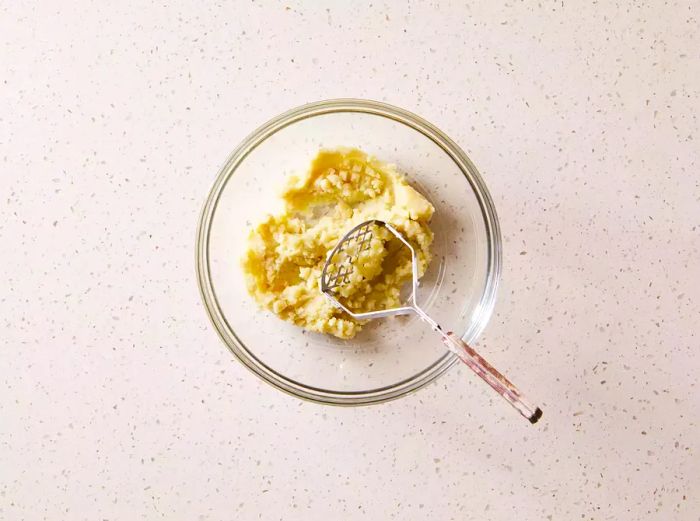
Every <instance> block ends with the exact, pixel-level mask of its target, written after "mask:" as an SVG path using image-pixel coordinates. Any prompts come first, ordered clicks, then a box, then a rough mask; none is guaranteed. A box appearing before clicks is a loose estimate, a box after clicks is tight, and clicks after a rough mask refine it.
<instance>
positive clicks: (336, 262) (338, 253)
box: [321, 219, 418, 320]
mask: <svg viewBox="0 0 700 521" xmlns="http://www.w3.org/2000/svg"><path fill="white" fill-rule="evenodd" d="M382 229H386V230H387V231H389V232H390V233H391V234H392V235H393V236H394V237H396V238H397V239H398V240H399V241H401V242H402V243H403V245H404V246H406V247H407V248H408V249H409V250H410V252H411V267H412V279H413V280H412V284H411V296H410V297H409V299H408V303H409V304H410V305H408V306H402V307H398V308H391V309H380V310H373V311H368V312H364V313H355V312H353V311H352V310H350V309H348V307H347V306H345V305H344V304H343V303H342V301H341V298H340V297H341V293H342V290H343V287H346V286H347V285H348V284H350V282H351V281H352V280H353V277H357V276H358V263H359V262H361V261H362V256H363V254H365V252H367V251H369V250H370V247H371V242H372V240H373V238H375V237H376V236H377V235H378V234H379V233H381V230H382ZM417 288H418V262H417V260H416V252H415V250H414V249H413V246H411V243H410V242H408V241H407V240H406V238H405V237H404V236H403V235H402V234H401V233H400V232H399V231H398V230H396V228H394V227H393V226H391V225H390V224H388V223H385V222H384V221H380V220H378V219H371V220H369V221H364V222H362V223H360V224H358V225H357V226H355V227H353V228H352V229H350V230H349V231H348V232H347V233H346V234H345V235H343V236H342V237H341V238H340V240H339V241H338V243H337V244H336V245H335V247H334V248H333V249H332V250H331V251H330V253H329V254H328V257H327V259H326V264H325V265H324V266H323V271H322V272H321V292H322V293H323V294H324V295H326V297H328V298H329V299H330V300H331V302H333V304H334V305H335V306H336V307H338V308H340V309H342V310H343V311H345V312H346V313H347V314H348V315H350V316H351V317H353V318H355V319H357V320H369V319H372V318H381V317H388V316H393V315H406V314H409V313H411V312H413V311H414V308H413V306H414V305H415V303H416V290H417Z"/></svg>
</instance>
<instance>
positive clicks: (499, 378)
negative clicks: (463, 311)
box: [438, 329, 542, 423]
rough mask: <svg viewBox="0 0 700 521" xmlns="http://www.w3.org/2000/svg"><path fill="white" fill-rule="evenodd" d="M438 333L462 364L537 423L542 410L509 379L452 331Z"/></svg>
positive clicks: (532, 421)
mask: <svg viewBox="0 0 700 521" xmlns="http://www.w3.org/2000/svg"><path fill="white" fill-rule="evenodd" d="M438 332H439V333H440V334H441V335H442V341H443V343H444V344H445V345H446V346H447V349H449V350H450V351H452V352H453V353H454V354H456V355H457V356H458V357H459V359H460V360H462V362H464V363H465V364H467V365H468V366H469V368H470V369H471V370H472V371H474V372H475V373H476V374H478V375H479V376H480V377H481V379H482V380H484V381H485V382H486V383H487V384H489V385H490V386H491V387H492V388H493V389H494V390H495V391H496V392H497V393H498V394H500V395H501V396H503V398H505V399H506V401H507V402H508V403H509V404H511V405H512V406H513V407H515V409H516V410H517V411H518V412H519V413H520V414H522V415H523V416H524V417H525V418H527V419H528V420H530V423H535V422H537V420H539V419H540V417H541V416H542V409H540V408H539V407H535V406H534V405H532V404H531V403H530V402H529V401H528V400H526V399H525V398H524V397H523V395H522V393H521V392H520V391H519V390H518V388H517V387H515V385H513V384H512V383H511V381H510V380H508V378H506V377H505V376H503V375H502V374H501V373H500V372H499V371H498V370H497V369H496V368H495V367H493V366H492V365H491V364H490V363H488V362H487V361H486V360H484V358H483V357H482V356H481V355H480V354H479V353H477V352H476V351H475V350H474V349H473V348H472V347H471V346H470V345H469V344H467V343H466V342H465V341H464V340H462V339H461V338H459V337H458V336H457V335H455V334H454V333H452V332H451V331H449V332H447V333H445V332H443V331H442V330H440V329H439V330H438Z"/></svg>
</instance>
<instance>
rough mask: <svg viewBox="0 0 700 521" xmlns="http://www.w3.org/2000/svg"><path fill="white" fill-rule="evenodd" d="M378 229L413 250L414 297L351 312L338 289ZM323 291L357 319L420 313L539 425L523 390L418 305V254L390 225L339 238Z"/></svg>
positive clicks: (368, 224) (367, 226)
mask: <svg viewBox="0 0 700 521" xmlns="http://www.w3.org/2000/svg"><path fill="white" fill-rule="evenodd" d="M378 227H382V228H386V229H387V230H389V232H391V233H392V234H393V235H394V236H395V237H396V238H397V239H398V240H400V241H401V242H402V243H403V244H404V245H405V246H406V247H407V248H408V249H409V250H410V251H411V265H412V281H411V296H410V297H409V298H408V299H407V305H406V306H401V307H397V308H391V309H379V310H374V311H368V312H363V313H355V312H353V311H352V310H350V309H348V307H347V306H345V305H344V304H343V303H342V301H341V300H340V299H339V298H338V295H337V291H336V290H337V289H338V288H342V287H343V285H345V284H348V283H349V282H350V277H351V275H352V273H353V271H354V270H355V263H356V262H357V260H358V259H359V258H360V255H361V254H362V252H364V251H367V250H368V249H369V248H370V242H371V240H372V238H373V234H374V230H375V229H376V228H378ZM320 285H321V292H322V293H323V294H324V295H325V296H326V297H327V298H328V299H330V301H331V302H332V303H333V304H334V305H335V306H336V307H338V308H339V309H342V310H343V311H344V312H345V313H347V314H348V315H350V316H351V317H353V318H355V319H357V320H370V319H373V318H383V317H389V316H394V315H408V314H410V313H415V314H417V315H418V316H419V317H420V318H421V320H423V321H424V322H426V323H427V324H428V325H429V326H430V327H431V328H432V329H433V330H434V331H436V332H437V333H439V334H440V336H441V337H442V341H443V343H444V344H445V346H446V347H447V348H448V349H449V350H450V351H452V352H453V353H455V354H456V355H457V356H458V357H459V358H460V360H462V361H463V362H464V363H465V364H466V365H467V366H469V367H470V368H471V369H472V370H473V371H474V372H475V373H476V374H477V375H479V377H481V378H482V379H483V380H484V381H485V382H486V383H488V384H489V385H490V386H491V387H492V388H493V389H494V390H495V391H496V392H498V393H499V394H500V395H501V396H503V398H505V399H506V401H508V403H510V404H511V405H512V406H513V407H514V408H515V409H516V410H517V411H518V412H519V413H520V414H522V415H523V416H524V417H525V418H527V419H528V420H530V422H531V423H535V422H537V420H539V419H540V417H541V416H542V410H541V409H540V408H539V407H535V406H534V405H532V404H530V403H529V402H528V401H527V400H526V399H525V398H524V397H523V395H522V394H521V393H520V391H519V390H518V389H517V388H516V387H515V386H514V385H513V384H512V383H511V382H510V381H509V380H508V379H507V378H506V377H505V376H503V375H502V374H501V373H500V372H499V371H497V370H496V369H495V368H494V367H493V366H492V365H491V364H489V363H488V362H487V361H486V360H484V358H482V357H481V355H479V354H478V353H477V352H476V351H475V350H474V349H473V348H472V347H471V346H469V345H467V344H466V343H465V342H464V341H463V340H462V339H461V338H459V337H458V336H457V335H455V334H454V333H452V332H450V331H448V332H446V331H444V330H443V329H442V328H441V327H440V325H439V324H438V323H437V322H436V321H435V320H433V319H432V318H430V316H428V314H427V313H426V312H425V311H423V310H422V309H421V308H420V307H419V306H418V302H417V294H418V262H417V260H416V252H415V250H414V248H413V246H412V245H411V243H410V242H409V241H407V240H406V238H405V237H404V236H403V235H402V234H401V233H400V232H399V231H398V230H396V228H394V227H393V226H391V225H390V224H388V223H386V222H384V221H380V220H378V219H371V220H369V221H365V222H362V223H360V224H358V225H357V226H355V227H353V228H352V229H351V230H350V231H348V232H347V233H346V234H345V235H343V237H341V238H340V240H339V241H338V243H337V244H336V245H335V247H334V248H333V249H332V250H331V251H330V253H329V254H328V257H327V258H326V263H325V264H324V266H323V271H322V272H321V284H320Z"/></svg>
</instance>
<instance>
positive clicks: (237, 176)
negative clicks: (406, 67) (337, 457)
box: [196, 99, 501, 405]
mask: <svg viewBox="0 0 700 521" xmlns="http://www.w3.org/2000/svg"><path fill="white" fill-rule="evenodd" d="M338 146H344V147H357V148H360V149H361V150H364V151H365V152H367V153H369V154H372V155H374V156H376V157H377V158H379V159H380V160H382V161H385V162H389V163H394V164H396V165H397V166H398V168H399V170H400V171H401V172H403V173H404V174H405V175H406V176H407V178H408V179H409V181H410V182H411V184H413V186H415V187H416V188H417V189H418V190H419V191H420V192H421V193H423V194H424V195H425V196H426V197H427V198H428V199H430V201H431V202H432V203H433V205H434V206H435V209H436V211H435V216H434V218H433V221H432V229H433V231H434V232H435V242H434V244H433V253H434V260H433V262H432V264H431V266H430V268H429V269H428V271H427V273H426V274H425V276H424V277H423V279H422V280H421V287H420V289H419V298H418V302H419V304H420V305H421V306H422V307H423V308H424V309H425V310H426V311H427V312H428V314H429V315H431V316H432V317H433V318H434V319H435V320H437V321H438V322H439V323H440V324H441V325H442V326H443V327H444V328H446V329H448V330H452V331H455V332H456V333H461V334H462V338H464V339H465V340H466V341H467V342H468V343H473V342H474V341H475V340H476V338H477V336H478V335H479V333H480V332H481V331H482V330H483V328H484V326H485V325H486V323H487V321H488V319H489V317H490V315H491V312H492V310H493V305H494V298H495V295H496V288H497V285H498V279H499V275H500V266H501V235H500V230H499V226H498V219H497V217H496V211H495V209H494V205H493V201H492V200H491V197H490V196H489V193H488V191H487V189H486V186H485V185H484V182H483V180H482V179H481V177H480V176H479V173H478V172H477V170H476V168H475V167H474V165H473V164H472V163H471V161H470V160H469V159H468V158H467V156H466V154H465V153H464V152H463V151H462V150H461V149H460V148H459V147H458V146H457V145H456V144H455V143H454V142H453V141H452V140H451V139H450V138H448V137H447V136H446V135H445V134H443V133H442V132H441V131H440V130H438V129H437V128H435V127H434V126H433V125H431V124H430V123H428V122H427V121H425V120H423V119H421V118H420V117H418V116H416V115H414V114H411V113H410V112H407V111H405V110H402V109H399V108H397V107H393V106H391V105H387V104H384V103H378V102H375V101H366V100H356V99H339V100H329V101H322V102H318V103H312V104H309V105H304V106H302V107H299V108H296V109H293V110H290V111H289V112H286V113H284V114H282V115H280V116H278V117H276V118H274V119H273V120H271V121H269V122H268V123H266V124H265V125H263V126H262V127H260V128H259V129H258V130H256V131H255V132H253V133H252V134H251V135H250V136H249V137H248V138H247V139H245V141H243V143H241V144H240V145H239V146H238V147H237V148H236V149H235V150H234V151H233V153H232V154H231V156H230V157H229V159H228V161H226V164H225V165H224V166H223V168H222V169H221V171H220V172H219V175H218V177H217V179H216V181H215V182H214V186H213V187H212V189H211V191H210V193H209V196H208V197H207V200H206V203H205V205H204V209H203V211H202V215H201V218H200V222H199V229H198V233H197V245H196V248H197V277H198V281H199V287H200V290H201V293H202V298H203V301H204V305H205V307H206V310H207V313H208V314H209V317H210V318H211V321H212V323H213V324H214V327H215V328H216V330H217V332H218V334H219V335H220V336H221V338H222V340H223V341H224V342H225V343H226V345H227V346H228V347H229V349H230V350H231V351H232V352H233V354H234V355H235V356H236V357H237V358H238V359H239V360H240V361H241V362H242V363H243V364H244V365H245V366H246V367H248V368H249V369H250V370H252V371H253V372H254V373H255V374H257V375H258V376H259V377H260V378H262V379H263V380H265V381H266V382H268V383H270V384H272V385H274V386H275V387H277V388H278V389H280V390H282V391H285V392H288V393H290V394H292V395H294V396H298V397H300V398H304V399H307V400H312V401H315V402H320V403H326V404H334V405H364V404H372V403H379V402H382V401H386V400H390V399H393V398H398V397H400V396H403V395H405V394H407V393H409V392H411V391H415V390H416V389H419V388H420V387H422V386H424V385H426V384H428V383H430V382H432V381H433V380H435V379H436V378H437V377H438V376H440V375H442V374H443V373H445V371H447V370H448V369H449V368H450V367H451V366H452V365H453V364H455V363H456V362H457V358H456V357H455V356H454V355H453V354H451V353H449V352H448V351H446V350H445V348H444V347H443V345H442V343H441V342H440V338H439V337H438V336H437V335H436V334H435V333H434V332H432V331H431V330H430V329H429V327H428V326H427V325H425V324H424V323H422V322H421V321H420V320H419V319H418V318H417V317H415V316H407V317H393V318H388V319H383V320H375V321H372V322H370V323H369V324H368V325H367V326H366V327H365V328H364V329H363V331H362V332H361V333H360V334H359V335H358V336H357V337H356V338H354V339H352V340H346V341H344V340H339V339H336V338H333V337H330V336H325V335H320V334H315V333H310V332H308V331H304V330H302V329H300V328H298V327H296V326H294V325H291V324H288V323H286V322H283V321H282V320H280V319H278V318H277V317H276V316H274V315H272V314H271V313H269V312H267V311H263V310H261V309H259V308H258V307H257V305H256V303H255V302H254V301H253V300H252V298H251V297H250V296H249V295H248V292H247V290H246V286H245V281H244V278H243V274H242V272H241V268H240V258H241V256H242V254H243V252H244V249H245V247H246V239H247V236H248V234H249V232H250V228H251V226H253V225H254V224H255V223H257V222H259V221H260V220H261V219H262V218H263V217H264V216H265V214H267V213H271V212H275V211H277V210H279V206H278V205H279V201H278V198H279V193H280V189H281V187H282V186H283V185H284V182H285V178H286V177H287V176H288V175H290V174H291V173H292V172H299V171H304V170H305V169H306V168H307V167H308V166H309V163H310V161H311V159H312V158H313V157H314V156H315V155H316V153H317V152H318V150H319V149H320V148H324V147H325V148H333V147H338Z"/></svg>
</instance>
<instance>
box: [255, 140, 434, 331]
mask: <svg viewBox="0 0 700 521" xmlns="http://www.w3.org/2000/svg"><path fill="white" fill-rule="evenodd" d="M282 199H283V202H284V211H283V212H282V213H281V214H279V215H271V216H269V217H268V218H267V219H266V220H265V221H263V222H262V223H260V224H259V225H258V226H257V227H256V228H255V229H254V230H253V231H252V232H251V234H250V239H249V244H248V250H247V251H246V253H245V256H244V258H243V271H244V272H245V275H246V282H247V286H248V291H249V292H250V294H251V295H252V296H253V297H254V298H255V300H256V301H257V302H258V303H259V304H260V305H261V306H263V307H264V308H266V309H269V310H271V311H272V312H274V313H275V314H277V315H278V316H279V317H280V318H282V319H284V320H288V321H290V322H293V323H294V324H296V325H298V326H301V327H303V328H305V329H307V330H310V331H316V332H319V333H328V334H331V335H334V336H336V337H339V338H352V337H353V336H355V334H357V332H358V331H359V330H360V329H361V328H362V324H361V323H359V322H357V321H355V320H353V319H352V318H351V317H350V316H348V315H347V314H346V313H344V312H343V311H341V310H339V309H338V308H336V307H335V306H334V305H333V304H332V303H331V302H330V301H329V299H327V298H326V297H325V296H324V295H323V294H322V293H321V291H320V289H319V279H320V277H321V271H322V270H323V265H324V264H325V261H326V256H327V254H328V252H329V251H330V250H331V249H332V248H333V247H334V246H335V245H336V243H337V242H338V240H339V239H340V238H341V237H342V236H343V235H344V234H345V233H346V232H347V231H348V230H350V229H351V228H352V227H353V226H355V225H357V224H359V223H361V222H363V221H366V220H369V219H379V220H382V221H385V222H387V223H390V224H392V225H393V226H394V227H395V228H396V229H397V230H398V231H399V232H401V233H402V234H403V236H404V237H405V238H406V239H407V240H408V241H409V242H411V244H412V245H413V247H414V248H415V251H416V255H417V258H418V267H419V273H420V275H423V273H424V272H425V269H426V267H427V266H428V263H429V262H430V258H431V255H430V245H431V243H432V241H433V234H432V232H431V230H430V228H429V226H428V223H429V221H430V218H431V217H432V215H433V212H434V208H433V206H432V205H431V204H430V203H429V202H428V201H427V200H426V199H425V197H423V196H422V195H421V194H419V193H418V192H417V191H416V190H414V189H413V188H412V187H411V186H409V184H408V183H407V182H406V180H405V179H404V177H403V176H402V175H401V174H399V173H398V172H397V171H396V169H395V167H394V166H393V165H388V164H385V163H382V162H380V161H378V160H377V159H375V158H373V157H370V156H367V155H366V154H365V153H364V152H362V151H360V150H357V149H338V150H322V151H321V152H319V154H318V155H317V156H316V158H315V159H314V160H313V162H312V163H311V167H310V168H309V170H308V172H306V174H304V175H303V176H300V177H292V178H290V179H289V182H288V184H287V186H286V187H285V189H284V191H283V193H282ZM392 237H393V236H391V234H390V233H389V232H388V231H387V230H386V229H383V228H382V229H378V232H376V235H375V237H374V238H373V239H372V241H371V243H370V248H369V250H368V251H366V252H364V253H363V254H362V257H361V259H360V260H359V262H358V263H357V271H356V274H355V276H354V277H353V278H352V279H351V280H350V282H349V284H347V285H345V286H343V287H342V289H340V290H339V298H342V299H343V304H345V305H346V306H347V307H348V308H349V309H351V310H352V311H354V312H364V311H373V310H376V309H385V308H390V307H395V306H398V305H400V304H401V301H400V295H399V293H400V290H401V287H402V286H403V285H404V283H405V282H407V281H409V280H410V279H411V256H410V251H409V250H408V248H406V247H405V246H403V247H401V244H400V243H399V241H397V240H396V239H395V238H392Z"/></svg>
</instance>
